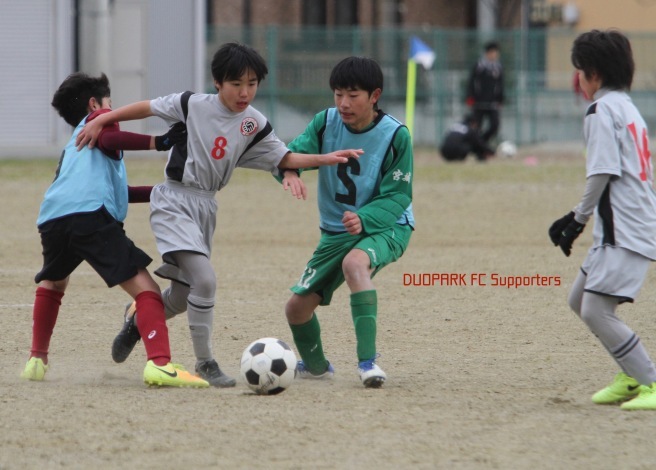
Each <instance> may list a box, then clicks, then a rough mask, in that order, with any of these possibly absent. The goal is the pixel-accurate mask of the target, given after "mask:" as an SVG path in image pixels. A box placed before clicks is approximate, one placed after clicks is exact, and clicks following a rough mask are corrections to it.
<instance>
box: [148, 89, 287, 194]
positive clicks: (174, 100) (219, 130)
mask: <svg viewBox="0 0 656 470" xmlns="http://www.w3.org/2000/svg"><path fill="white" fill-rule="evenodd" d="M181 96H182V93H176V94H172V95H168V96H164V97H160V98H156V99H154V100H152V101H151V102H150V108H151V110H152V112H153V114H154V115H155V116H159V117H161V118H162V119H164V120H165V121H167V122H168V123H169V124H172V123H174V122H177V121H185V117H184V112H183V110H182V104H181ZM186 123H187V136H188V138H187V149H186V150H187V151H186V152H177V151H176V148H175V147H174V148H173V149H172V150H171V152H169V160H168V162H167V166H166V175H167V178H168V179H172V180H174V181H177V182H179V183H182V184H184V185H186V186H192V187H195V188H199V189H202V190H205V191H218V190H220V189H221V188H223V187H224V186H225V185H226V184H228V181H230V177H231V176H232V172H233V171H234V169H235V168H236V167H244V168H252V169H258V170H265V171H270V172H272V173H273V174H274V175H276V174H278V170H277V167H278V164H279V163H280V160H282V158H283V157H284V156H285V154H286V153H287V152H289V150H288V148H287V146H286V145H285V143H284V142H282V141H281V140H280V139H279V138H278V137H277V136H276V134H275V133H274V131H273V128H272V127H271V124H269V122H268V121H267V119H266V117H264V115H263V114H262V113H260V112H259V111H258V110H256V109H255V108H253V107H252V106H249V107H248V108H246V109H245V110H244V111H242V112H240V113H235V112H232V111H230V110H229V109H228V108H227V107H226V106H224V105H223V103H221V101H220V100H219V95H218V94H199V93H195V94H192V95H191V96H190V97H189V102H188V114H187V119H186Z"/></svg>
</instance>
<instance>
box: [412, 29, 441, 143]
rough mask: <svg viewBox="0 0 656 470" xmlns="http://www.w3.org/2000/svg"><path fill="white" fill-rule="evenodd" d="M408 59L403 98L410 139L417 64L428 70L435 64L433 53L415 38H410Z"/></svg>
mask: <svg viewBox="0 0 656 470" xmlns="http://www.w3.org/2000/svg"><path fill="white" fill-rule="evenodd" d="M409 55H410V57H409V58H408V83H407V85H406V97H405V124H406V126H407V127H408V130H409V131H410V137H412V128H413V126H414V120H415V91H416V87H417V64H418V63H419V64H421V65H422V67H424V69H426V70H428V69H430V68H431V67H432V66H433V63H434V62H435V52H433V50H432V49H431V48H430V47H428V46H427V45H426V44H425V43H424V42H423V41H422V40H421V39H419V38H418V37H417V36H412V37H411V38H410V54H409Z"/></svg>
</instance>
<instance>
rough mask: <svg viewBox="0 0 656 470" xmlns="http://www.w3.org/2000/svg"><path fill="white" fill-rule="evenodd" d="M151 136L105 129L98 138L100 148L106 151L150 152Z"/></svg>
mask: <svg viewBox="0 0 656 470" xmlns="http://www.w3.org/2000/svg"><path fill="white" fill-rule="evenodd" d="M150 139H151V137H150V136H149V135H144V134H135V133H134V132H126V131H118V130H113V129H110V128H107V127H105V128H104V129H103V130H102V132H101V133H100V136H99V137H98V147H99V148H100V149H101V150H102V151H103V152H104V151H105V150H109V151H110V152H111V151H116V150H150Z"/></svg>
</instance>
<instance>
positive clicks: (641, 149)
mask: <svg viewBox="0 0 656 470" xmlns="http://www.w3.org/2000/svg"><path fill="white" fill-rule="evenodd" d="M628 128H629V132H630V133H631V136H632V137H633V141H634V142H635V144H636V150H637V151H638V156H639V157H640V181H647V178H648V177H650V176H651V162H650V161H649V159H650V158H651V153H649V138H648V137H647V129H645V128H643V129H642V135H641V136H640V137H641V138H642V139H639V138H638V131H637V130H636V126H635V123H634V122H632V123H631V124H629V125H628ZM641 140H642V142H641ZM649 179H651V178H649Z"/></svg>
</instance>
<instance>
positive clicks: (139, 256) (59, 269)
mask: <svg viewBox="0 0 656 470" xmlns="http://www.w3.org/2000/svg"><path fill="white" fill-rule="evenodd" d="M39 233H40V234H41V245H42V247H43V268H41V271H40V272H39V273H38V274H37V275H36V276H35V278H34V281H35V282H36V283H39V282H41V281H43V280H48V281H60V280H62V279H64V278H66V277H67V276H69V275H70V274H71V273H72V272H73V271H74V270H75V268H77V267H78V266H79V265H80V263H81V262H82V261H86V262H87V263H89V265H91V267H92V268H93V269H94V270H95V271H96V272H97V273H98V274H99V275H100V277H101V278H102V279H103V280H104V281H105V283H106V284H107V286H108V287H114V286H115V285H117V284H121V283H123V282H125V281H127V280H128V279H131V278H133V277H134V276H136V275H137V272H138V270H139V268H145V267H146V266H148V265H149V264H150V263H151V262H152V259H151V258H150V256H148V255H147V254H146V253H145V252H143V251H142V250H140V249H139V248H137V247H136V246H135V244H134V243H133V242H132V240H130V239H129V238H128V237H127V235H126V234H125V231H124V230H123V224H122V223H120V222H118V221H117V220H116V219H114V217H112V216H111V215H110V213H109V212H107V210H106V209H105V208H104V207H103V208H101V209H98V210H97V211H95V212H89V213H85V214H74V215H69V216H66V217H62V218H60V219H56V220H52V221H50V222H46V223H44V224H42V225H40V226H39Z"/></svg>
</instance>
